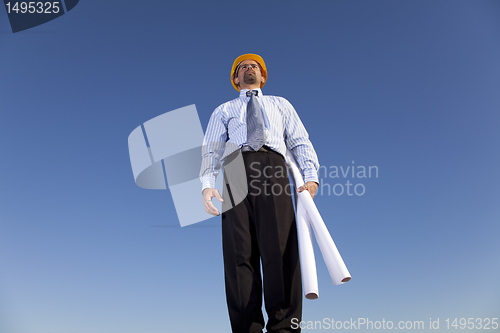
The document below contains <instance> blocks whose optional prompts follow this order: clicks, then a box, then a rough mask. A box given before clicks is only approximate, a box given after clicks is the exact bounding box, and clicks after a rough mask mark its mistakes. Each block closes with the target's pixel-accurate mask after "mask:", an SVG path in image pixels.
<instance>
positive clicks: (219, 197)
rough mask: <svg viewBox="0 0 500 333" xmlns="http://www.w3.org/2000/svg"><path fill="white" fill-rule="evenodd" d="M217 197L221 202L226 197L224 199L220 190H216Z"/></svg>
mask: <svg viewBox="0 0 500 333" xmlns="http://www.w3.org/2000/svg"><path fill="white" fill-rule="evenodd" d="M215 197H216V198H217V200H219V201H220V202H222V201H224V199H222V197H221V196H220V193H219V191H218V190H215Z"/></svg>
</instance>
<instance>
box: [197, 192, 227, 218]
mask: <svg viewBox="0 0 500 333" xmlns="http://www.w3.org/2000/svg"><path fill="white" fill-rule="evenodd" d="M202 194H203V206H204V207H205V210H206V211H207V213H208V214H211V215H220V213H219V211H218V210H217V208H215V206H214V204H213V203H212V198H213V197H216V198H217V200H219V201H220V202H222V201H224V200H222V197H221V196H220V194H219V191H217V189H215V188H206V189H204V190H203V192H202Z"/></svg>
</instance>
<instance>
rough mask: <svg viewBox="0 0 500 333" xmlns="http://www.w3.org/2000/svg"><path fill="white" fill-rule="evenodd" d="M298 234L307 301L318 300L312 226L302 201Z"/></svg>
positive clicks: (298, 217) (298, 204) (298, 207)
mask: <svg viewBox="0 0 500 333" xmlns="http://www.w3.org/2000/svg"><path fill="white" fill-rule="evenodd" d="M296 193H297V192H296ZM297 233H298V238H299V255H300V269H301V272H302V284H303V287H304V295H305V296H306V298H307V299H316V298H318V297H319V289H318V275H317V273H316V260H315V259H314V249H313V244H312V233H311V225H310V224H309V222H308V221H307V212H306V210H305V208H304V206H303V205H302V202H301V201H297Z"/></svg>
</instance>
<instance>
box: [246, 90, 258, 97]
mask: <svg viewBox="0 0 500 333" xmlns="http://www.w3.org/2000/svg"><path fill="white" fill-rule="evenodd" d="M252 95H255V96H259V91H258V90H249V91H247V97H252Z"/></svg>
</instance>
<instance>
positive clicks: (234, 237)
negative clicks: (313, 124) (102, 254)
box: [200, 54, 319, 333]
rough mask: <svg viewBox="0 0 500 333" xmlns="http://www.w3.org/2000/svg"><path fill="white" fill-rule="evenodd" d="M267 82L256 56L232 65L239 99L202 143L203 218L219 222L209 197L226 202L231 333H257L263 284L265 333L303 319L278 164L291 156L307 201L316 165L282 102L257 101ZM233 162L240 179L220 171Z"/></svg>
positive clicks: (286, 190) (216, 116)
mask: <svg viewBox="0 0 500 333" xmlns="http://www.w3.org/2000/svg"><path fill="white" fill-rule="evenodd" d="M266 80H267V69H266V65H265V63H264V60H263V59H262V58H261V57H260V56H258V55H256V54H244V55H242V56H240V57H238V58H237V59H236V60H235V61H234V63H233V67H232V69H231V83H232V84H233V86H234V88H235V89H236V90H238V91H239V92H240V96H239V97H238V98H236V99H234V100H231V101H229V102H226V103H224V104H222V105H220V106H219V107H218V108H217V109H215V111H214V112H213V114H212V116H211V118H210V120H209V123H208V126H207V131H206V134H205V139H204V142H203V147H204V148H203V160H202V167H201V172H200V176H201V181H202V184H203V187H202V194H203V205H204V207H205V210H206V211H207V212H208V213H209V214H212V215H220V213H219V211H218V210H217V209H216V208H215V206H214V205H213V204H212V198H214V197H215V198H217V199H218V200H219V201H221V202H224V203H223V208H224V205H225V207H232V208H230V209H223V212H222V243H223V256H224V276H225V285H226V299H227V305H228V311H229V317H230V321H231V327H232V330H233V332H234V333H256V332H262V329H263V328H264V318H263V315H262V311H261V307H262V284H263V286H264V299H265V307H266V311H267V314H268V317H269V320H268V323H267V332H280V333H282V332H299V331H300V328H299V329H292V327H295V326H296V325H292V319H293V318H296V319H295V320H294V322H296V320H299V321H300V320H301V317H302V282H301V275H300V264H299V255H298V246H297V230H296V224H295V215H294V211H293V203H292V200H291V196H290V194H291V193H290V187H289V183H288V176H287V173H286V166H285V162H284V158H283V156H284V155H285V153H286V149H287V148H288V149H290V151H291V152H292V153H293V155H294V157H295V159H296V160H297V163H298V165H299V167H300V168H301V169H302V170H301V171H302V173H303V176H304V180H305V182H306V183H305V185H304V186H302V187H300V188H299V189H298V191H299V192H302V191H304V190H308V191H309V192H310V193H311V195H312V196H313V197H314V194H315V193H316V190H317V187H318V176H317V171H318V168H319V163H318V159H317V156H316V152H315V151H314V148H313V146H312V144H311V142H310V141H309V136H308V134H307V132H306V130H305V128H304V126H303V125H302V122H301V121H300V119H299V117H298V115H297V112H296V111H295V109H294V108H293V107H292V105H291V104H290V103H289V102H288V101H287V100H286V99H284V98H282V97H276V96H265V95H263V94H262V90H261V88H262V87H263V86H264V84H265V83H266ZM247 117H248V118H247ZM237 154H242V157H243V163H244V169H245V170H244V171H245V172H244V173H243V176H242V177H240V176H238V174H237V173H236V174H234V172H233V171H231V170H230V168H226V166H227V165H228V164H229V161H232V160H234V158H235V156H236V155H237ZM221 165H224V167H225V175H224V178H225V187H224V199H222V197H221V195H220V193H219V192H218V191H217V190H216V189H215V177H216V176H217V174H218V171H219V168H220V166H221ZM231 173H233V174H231ZM235 177H240V181H241V178H243V181H244V182H245V181H246V183H245V184H244V185H245V186H244V187H245V189H248V194H246V192H245V193H244V194H245V195H246V196H244V197H242V198H241V200H237V198H236V197H235V192H237V190H236V191H235V185H234V184H231V180H230V179H235ZM245 177H246V179H245ZM228 180H229V183H228ZM236 183H238V182H236ZM236 186H239V185H238V184H237V185H236ZM261 261H262V271H263V279H262V277H261V268H260V267H261V266H260V265H261Z"/></svg>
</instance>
